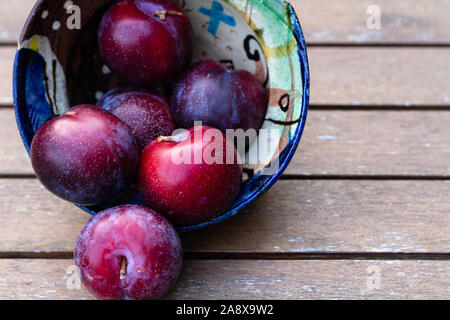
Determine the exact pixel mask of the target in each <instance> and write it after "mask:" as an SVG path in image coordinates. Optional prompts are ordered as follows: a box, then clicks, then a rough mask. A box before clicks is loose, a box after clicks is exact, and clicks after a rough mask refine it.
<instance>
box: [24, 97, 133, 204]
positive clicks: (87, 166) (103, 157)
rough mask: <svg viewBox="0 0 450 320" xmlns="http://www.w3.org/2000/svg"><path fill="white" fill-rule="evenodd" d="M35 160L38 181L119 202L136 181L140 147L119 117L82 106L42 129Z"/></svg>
mask: <svg viewBox="0 0 450 320" xmlns="http://www.w3.org/2000/svg"><path fill="white" fill-rule="evenodd" d="M31 162H32V165H33V169H34V171H35V173H36V176H37V178H38V179H39V181H40V182H41V183H42V184H43V185H44V186H45V187H46V188H47V189H48V190H50V191H51V192H52V193H54V194H55V195H57V196H58V197H60V198H62V199H64V200H67V201H70V202H73V203H77V204H81V205H96V204H100V203H110V202H112V201H114V200H115V199H117V198H118V197H119V196H120V195H121V194H122V193H123V192H124V191H126V189H127V188H128V187H129V186H130V185H131V183H133V182H134V181H135V179H136V175H137V169H138V165H139V149H138V147H137V143H136V141H135V139H134V138H133V135H132V133H131V130H130V128H129V127H128V126H127V125H126V124H125V123H124V122H122V121H121V120H120V119H119V118H117V117H116V116H114V115H113V114H111V113H109V112H108V111H105V110H103V109H101V108H99V107H96V106H92V105H80V106H76V107H74V108H72V109H71V110H70V111H69V112H67V113H66V114H65V115H63V116H60V117H57V118H55V119H52V120H50V121H48V122H46V123H45V124H44V125H43V126H42V127H41V128H40V129H39V130H38V132H37V133H36V135H35V136H34V138H33V141H32V144H31Z"/></svg>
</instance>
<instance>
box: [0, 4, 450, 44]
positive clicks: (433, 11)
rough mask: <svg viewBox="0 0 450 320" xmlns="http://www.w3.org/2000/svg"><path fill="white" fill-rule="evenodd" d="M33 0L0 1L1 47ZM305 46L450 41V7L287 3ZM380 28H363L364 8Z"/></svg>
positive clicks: (17, 28) (10, 39)
mask: <svg viewBox="0 0 450 320" xmlns="http://www.w3.org/2000/svg"><path fill="white" fill-rule="evenodd" d="M34 3H35V0H2V1H1V2H0V43H12V42H16V41H17V39H18V37H19V33H20V30H21V29H22V27H23V25H24V23H25V20H26V18H27V16H28V14H29V12H30V11H31V8H32V7H33V5H34ZM291 3H292V4H293V6H294V8H295V9H296V11H297V13H298V15H299V17H300V21H301V23H302V27H303V29H304V32H305V36H306V39H307V40H308V42H309V43H313V44H321V43H331V44H333V43H348V44H352V43H379V42H382V43H423V44H427V43H447V44H448V43H450V35H449V34H448V32H446V31H447V30H449V28H450V22H449V21H450V5H449V3H448V2H446V1H440V0H431V1H430V0H399V1H391V0H377V1H373V0H364V1H361V0H340V1H333V0H292V1H291ZM371 5H377V6H378V7H379V8H380V9H381V29H380V30H369V29H368V28H367V19H368V17H369V16H368V15H367V8H368V7H369V6H371Z"/></svg>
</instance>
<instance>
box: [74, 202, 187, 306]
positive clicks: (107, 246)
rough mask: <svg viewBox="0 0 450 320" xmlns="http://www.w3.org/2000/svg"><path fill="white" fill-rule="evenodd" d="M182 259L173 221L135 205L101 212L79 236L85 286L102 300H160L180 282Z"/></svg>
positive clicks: (78, 254)
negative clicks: (176, 282)
mask: <svg viewBox="0 0 450 320" xmlns="http://www.w3.org/2000/svg"><path fill="white" fill-rule="evenodd" d="M182 257H183V251H182V248H181V243H180V239H179V237H178V234H177V233H176V231H175V229H174V228H173V226H172V225H171V224H170V222H169V221H167V220H166V219H165V218H164V217H162V216H161V215H160V214H158V213H156V212H155V211H153V210H151V209H149V208H145V207H141V206H136V205H125V206H119V207H115V208H111V209H108V210H106V211H103V212H101V213H99V214H97V215H96V216H95V217H93V218H92V219H91V220H89V222H88V223H87V224H86V226H85V227H84V228H83V230H82V231H81V232H80V235H79V236H78V239H77V243H76V247H75V264H76V265H77V266H78V267H79V268H80V272H81V279H82V281H83V284H84V286H85V287H86V288H87V289H88V290H89V291H90V292H91V293H92V294H93V295H94V296H95V297H97V298H98V299H114V300H119V299H133V300H148V299H157V298H160V297H162V296H164V295H165V294H166V293H167V291H168V290H169V289H170V288H171V287H172V286H173V284H174V283H175V281H176V280H177V278H178V275H179V273H180V270H181V266H182V263H183V259H182Z"/></svg>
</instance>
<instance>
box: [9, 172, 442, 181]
mask: <svg viewBox="0 0 450 320" xmlns="http://www.w3.org/2000/svg"><path fill="white" fill-rule="evenodd" d="M0 179H22V180H24V179H37V178H36V176H35V175H34V174H28V173H25V174H21V173H11V174H9V173H6V174H0ZM279 180H356V181H361V180H377V181H379V180H383V181H415V180H419V181H447V180H450V175H448V176H445V175H442V176H440V175H410V176H402V175H345V174H344V175H333V174H330V175H329V174H323V175H321V174H317V175H307V174H305V175H302V174H298V175H296V174H283V175H281V176H280V178H279Z"/></svg>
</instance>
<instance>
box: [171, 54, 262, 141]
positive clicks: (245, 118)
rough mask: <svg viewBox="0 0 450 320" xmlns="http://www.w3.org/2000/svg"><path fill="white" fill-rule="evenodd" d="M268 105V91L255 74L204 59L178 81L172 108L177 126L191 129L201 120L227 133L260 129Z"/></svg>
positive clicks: (206, 124)
mask: <svg viewBox="0 0 450 320" xmlns="http://www.w3.org/2000/svg"><path fill="white" fill-rule="evenodd" d="M267 105H268V96H267V93H266V91H265V89H264V87H263V85H262V84H261V83H260V82H259V81H258V80H257V79H256V77H255V76H254V75H253V74H251V73H250V72H248V71H245V70H228V69H227V68H225V67H224V66H223V65H222V64H221V63H220V62H217V61H214V60H203V61H200V62H198V63H196V64H194V65H193V66H192V67H191V68H190V69H189V70H188V71H186V73H185V74H184V75H182V76H181V78H180V79H179V81H178V82H177V83H176V85H175V88H174V90H173V94H172V99H171V106H170V108H171V111H172V115H173V117H174V118H175V123H176V124H177V126H178V127H182V128H190V127H192V126H193V125H194V122H195V121H202V123H203V125H205V126H211V127H214V128H218V129H220V130H222V131H223V132H224V133H226V130H227V129H233V130H236V129H243V130H244V131H247V130H248V129H254V130H259V129H260V128H261V126H262V123H263V121H264V117H265V115H266V111H267Z"/></svg>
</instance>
